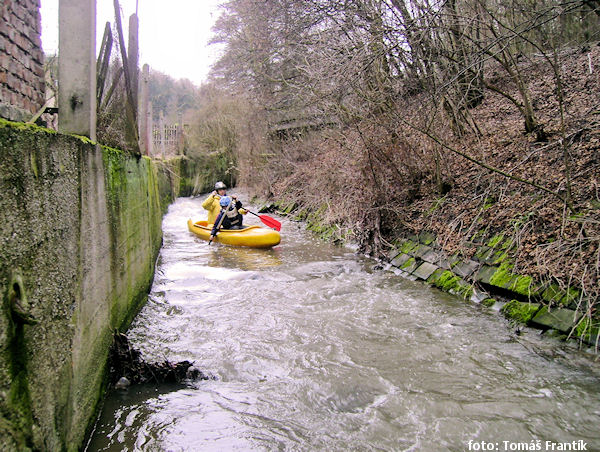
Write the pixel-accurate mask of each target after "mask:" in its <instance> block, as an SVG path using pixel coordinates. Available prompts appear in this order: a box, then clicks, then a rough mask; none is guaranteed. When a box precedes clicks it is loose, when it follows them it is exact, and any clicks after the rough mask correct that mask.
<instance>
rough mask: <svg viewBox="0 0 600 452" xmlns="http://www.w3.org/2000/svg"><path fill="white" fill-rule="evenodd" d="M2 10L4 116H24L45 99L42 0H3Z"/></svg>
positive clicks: (0, 98) (0, 111)
mask: <svg viewBox="0 0 600 452" xmlns="http://www.w3.org/2000/svg"><path fill="white" fill-rule="evenodd" d="M0 14H1V15H2V17H0V117H4V118H6V119H12V120H24V119H26V118H27V116H29V117H31V116H33V114H34V113H35V112H37V111H38V110H39V109H40V108H41V107H42V105H43V104H44V102H45V99H44V97H45V96H44V92H45V88H44V87H45V84H44V54H43V52H42V42H41V39H40V34H41V30H42V25H41V17H40V1H39V0H3V1H2V6H0ZM27 119H29V118H27Z"/></svg>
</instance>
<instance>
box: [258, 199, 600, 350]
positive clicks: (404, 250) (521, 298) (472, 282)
mask: <svg viewBox="0 0 600 452" xmlns="http://www.w3.org/2000/svg"><path fill="white" fill-rule="evenodd" d="M261 210H265V211H268V210H277V211H278V212H279V213H280V214H282V215H290V216H292V217H293V218H294V219H295V220H297V221H306V224H307V228H308V229H309V230H312V231H313V232H315V233H316V234H318V235H319V236H320V237H322V238H324V239H327V240H334V241H342V242H343V241H344V237H343V236H340V232H339V228H336V227H335V226H331V225H329V226H326V225H324V224H323V222H322V221H320V217H321V215H320V214H319V212H312V213H309V212H303V211H297V209H296V205H295V203H294V202H289V201H285V200H284V201H280V202H278V203H271V204H267V205H265V206H264V207H263V208H262V209H261ZM514 245H515V244H514V243H513V241H512V239H511V238H510V234H506V235H504V234H497V235H495V236H493V237H491V238H489V239H487V240H485V238H484V237H479V238H474V240H473V241H472V242H471V243H470V245H469V246H470V247H471V249H470V251H471V252H468V250H467V252H465V253H464V254H455V255H451V256H448V255H447V254H445V253H444V252H443V251H442V247H441V246H439V245H438V241H437V237H435V235H433V234H432V233H429V232H422V233H421V234H419V235H418V236H415V235H413V236H409V237H406V238H404V239H402V240H399V241H397V242H396V243H395V246H394V248H393V249H392V250H391V251H390V253H389V262H390V265H391V268H392V269H393V270H394V271H395V272H396V273H398V274H399V275H402V276H403V277H406V278H409V279H413V280H420V281H424V282H427V283H428V284H431V285H432V286H435V287H437V288H439V289H441V290H443V291H445V292H448V293H451V294H454V295H456V296H458V297H460V298H462V299H464V300H465V301H470V302H474V303H477V304H481V305H483V306H486V307H488V308H492V309H496V310H499V311H500V312H501V313H503V314H504V315H505V316H506V317H507V318H509V319H511V320H513V321H515V322H518V323H520V324H525V325H528V326H531V327H534V328H539V329H542V330H545V331H550V332H554V333H555V335H556V336H559V337H562V338H563V339H567V338H572V339H577V340H580V341H581V342H582V343H585V344H588V345H590V346H593V347H596V348H597V347H598V342H599V337H600V322H598V321H597V320H596V319H595V318H594V317H592V318H590V316H589V315H588V316H586V315H585V313H586V312H590V311H591V310H590V309H589V308H590V306H591V302H590V300H587V299H586V298H585V297H584V296H583V295H582V293H581V291H580V290H579V289H578V288H576V287H567V288H562V287H560V286H559V285H558V284H556V283H555V282H551V281H536V280H534V279H533V278H532V277H531V276H528V275H522V274H519V272H518V271H516V270H515V267H514V262H513V261H512V259H511V257H510V256H511V251H512V250H513V248H514ZM465 255H468V256H472V257H466V256H465Z"/></svg>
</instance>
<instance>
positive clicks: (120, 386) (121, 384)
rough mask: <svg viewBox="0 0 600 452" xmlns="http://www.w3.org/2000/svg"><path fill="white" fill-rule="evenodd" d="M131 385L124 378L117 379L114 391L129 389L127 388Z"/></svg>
mask: <svg viewBox="0 0 600 452" xmlns="http://www.w3.org/2000/svg"><path fill="white" fill-rule="evenodd" d="M130 385H131V383H130V382H129V380H128V379H127V378H125V377H121V378H119V381H117V384H115V388H116V389H127V388H129V386H130Z"/></svg>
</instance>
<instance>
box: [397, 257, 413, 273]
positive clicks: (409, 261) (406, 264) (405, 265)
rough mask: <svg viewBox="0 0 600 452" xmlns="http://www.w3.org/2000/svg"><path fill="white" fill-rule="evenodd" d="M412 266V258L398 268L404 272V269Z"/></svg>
mask: <svg viewBox="0 0 600 452" xmlns="http://www.w3.org/2000/svg"><path fill="white" fill-rule="evenodd" d="M414 264H415V258H414V257H411V258H410V259H409V260H407V261H406V262H405V263H404V264H402V265H401V266H400V268H401V269H402V270H404V269H406V268H408V267H410V266H411V265H414Z"/></svg>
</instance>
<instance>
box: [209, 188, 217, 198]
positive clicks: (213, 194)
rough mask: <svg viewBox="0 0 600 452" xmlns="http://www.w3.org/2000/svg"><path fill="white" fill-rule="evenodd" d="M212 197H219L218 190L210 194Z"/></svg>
mask: <svg viewBox="0 0 600 452" xmlns="http://www.w3.org/2000/svg"><path fill="white" fill-rule="evenodd" d="M210 196H212V197H213V198H214V197H215V196H217V190H213V191H212V193H211V194H210Z"/></svg>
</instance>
